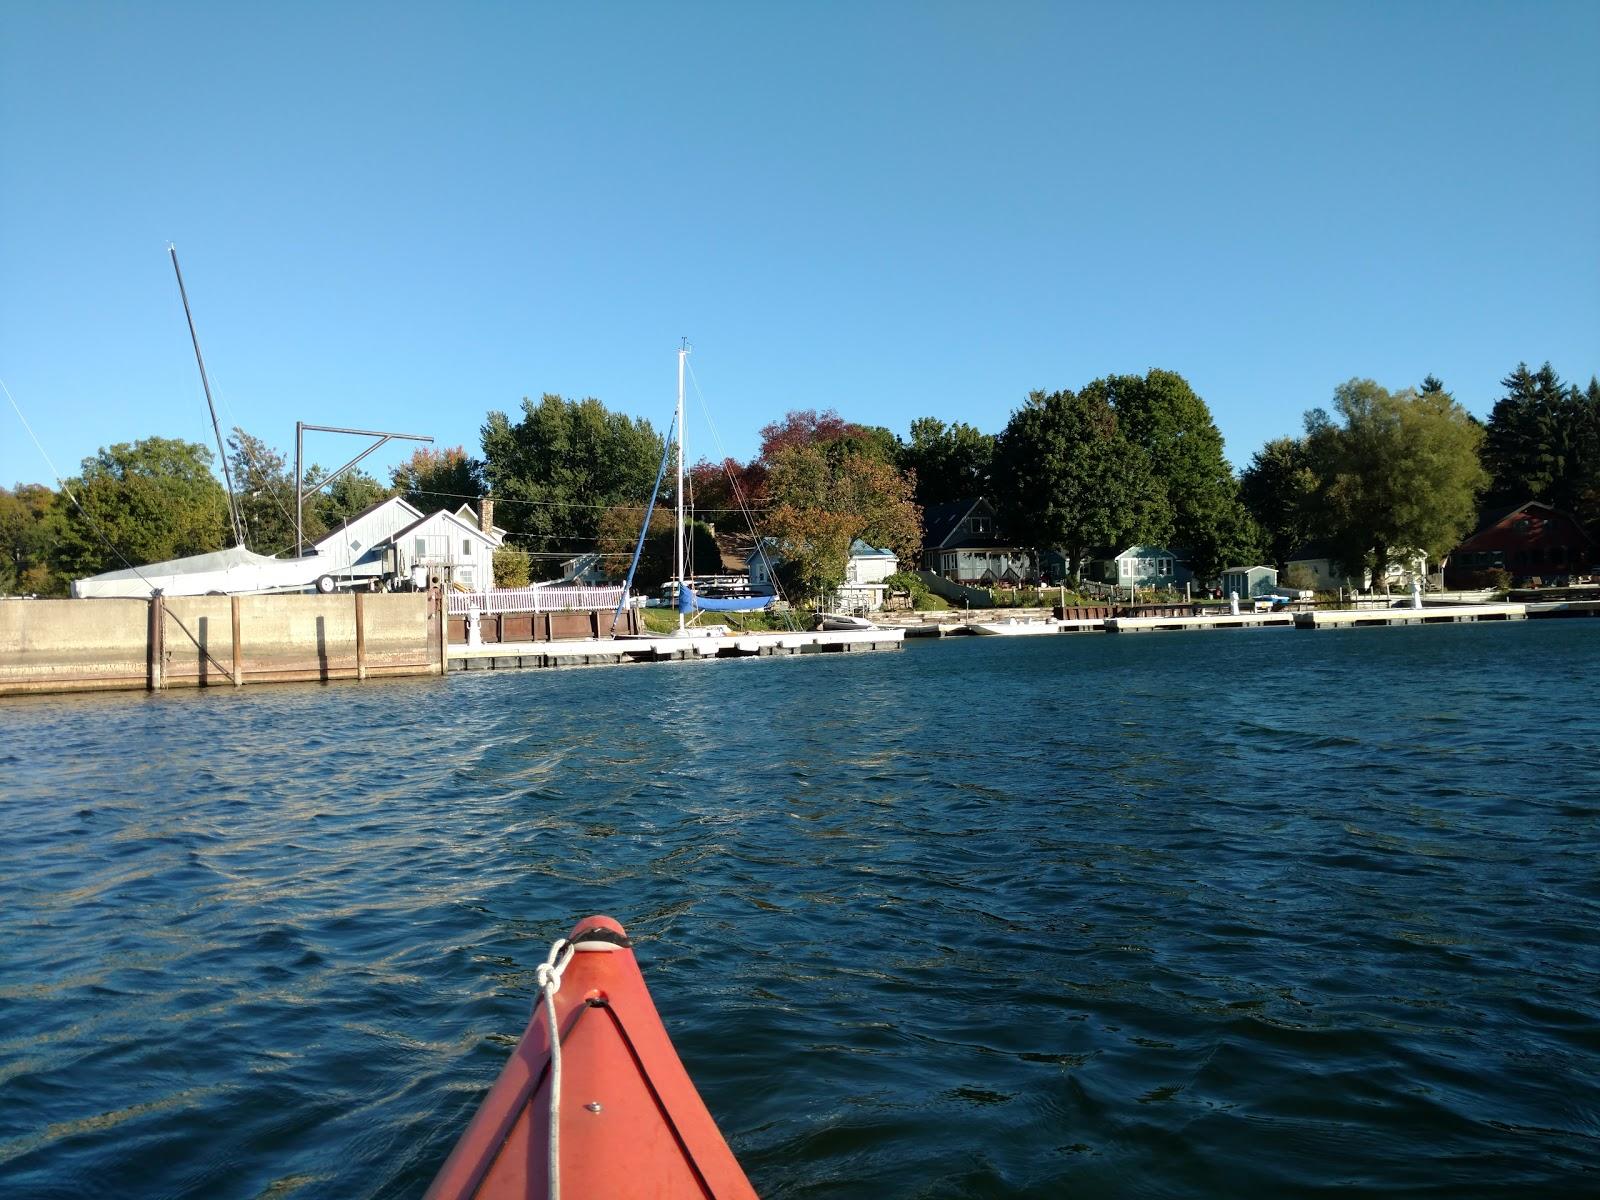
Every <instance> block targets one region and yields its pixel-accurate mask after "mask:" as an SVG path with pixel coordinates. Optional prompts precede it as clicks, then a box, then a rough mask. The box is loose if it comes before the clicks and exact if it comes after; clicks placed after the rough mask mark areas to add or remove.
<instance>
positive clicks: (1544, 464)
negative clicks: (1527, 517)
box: [1483, 363, 1574, 506]
mask: <svg viewBox="0 0 1600 1200" xmlns="http://www.w3.org/2000/svg"><path fill="white" fill-rule="evenodd" d="M1500 386H1501V387H1503V388H1505V389H1506V391H1505V395H1503V396H1501V397H1500V399H1498V400H1496V401H1495V404H1494V408H1493V410H1492V411H1491V412H1490V413H1489V423H1488V426H1487V427H1486V429H1485V437H1484V442H1483V465H1484V467H1485V468H1486V469H1487V470H1488V472H1489V475H1490V484H1489V491H1488V494H1487V496H1486V497H1485V499H1486V501H1487V502H1488V504H1489V505H1491V506H1502V505H1507V504H1520V503H1522V502H1523V501H1525V500H1545V501H1549V502H1552V503H1556V502H1557V501H1556V499H1555V495H1554V494H1555V493H1562V494H1566V493H1569V492H1570V490H1571V489H1570V481H1571V475H1572V472H1571V466H1572V464H1571V463H1570V461H1569V457H1570V451H1571V446H1570V439H1571V434H1572V432H1573V431H1572V430H1571V429H1570V427H1569V421H1570V419H1571V417H1572V416H1573V415H1574V414H1573V413H1571V412H1570V411H1568V406H1567V405H1566V403H1565V401H1566V397H1567V391H1566V389H1565V388H1564V387H1563V386H1562V383H1561V378H1560V377H1559V376H1558V375H1557V374H1556V373H1555V370H1554V369H1553V368H1552V367H1551V366H1550V364H1549V363H1545V364H1544V366H1542V367H1540V368H1539V369H1538V370H1537V371H1530V370H1529V369H1528V364H1527V363H1518V364H1517V368H1516V370H1514V371H1512V372H1511V374H1509V375H1507V376H1506V377H1505V378H1504V379H1502V380H1501V381H1500ZM1565 498H1566V499H1568V501H1569V502H1570V495H1565Z"/></svg>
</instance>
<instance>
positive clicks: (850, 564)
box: [748, 538, 900, 612]
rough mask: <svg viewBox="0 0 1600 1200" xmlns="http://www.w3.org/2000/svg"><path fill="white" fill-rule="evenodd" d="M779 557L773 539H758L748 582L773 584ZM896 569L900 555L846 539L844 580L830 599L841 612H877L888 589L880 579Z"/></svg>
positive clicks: (755, 585)
mask: <svg viewBox="0 0 1600 1200" xmlns="http://www.w3.org/2000/svg"><path fill="white" fill-rule="evenodd" d="M782 561H783V555H782V554H781V553H779V551H778V547H777V543H776V542H775V541H774V540H773V539H772V538H762V539H760V540H759V541H758V542H757V543H756V546H755V549H754V550H752V551H751V552H750V561H749V567H748V569H749V572H750V586H751V587H753V588H764V587H770V588H776V587H777V583H778V581H777V564H778V563H780V562H782ZM899 569H900V559H899V557H898V556H897V555H896V554H895V552H894V551H893V550H879V549H877V548H875V547H873V546H869V545H867V543H866V542H864V541H862V540H861V539H860V538H856V539H855V540H854V541H852V542H851V543H850V557H849V559H847V560H846V562H845V567H844V582H843V583H841V584H840V585H839V588H838V590H837V591H836V592H835V593H834V595H833V598H832V601H831V603H832V604H833V606H834V607H835V608H837V609H839V610H840V611H842V612H877V611H879V610H880V609H882V608H883V598H884V593H885V592H886V591H887V590H888V584H886V583H885V582H884V580H886V579H888V578H889V576H891V575H893V574H894V573H895V572H896V571H898V570H899Z"/></svg>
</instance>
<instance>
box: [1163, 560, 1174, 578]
mask: <svg viewBox="0 0 1600 1200" xmlns="http://www.w3.org/2000/svg"><path fill="white" fill-rule="evenodd" d="M1161 574H1163V575H1171V574H1172V560H1171V559H1170V558H1163V559H1162V560H1161Z"/></svg>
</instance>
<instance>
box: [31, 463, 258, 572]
mask: <svg viewBox="0 0 1600 1200" xmlns="http://www.w3.org/2000/svg"><path fill="white" fill-rule="evenodd" d="M211 462H212V455H211V451H209V450H207V449H206V448H205V447H204V446H202V445H199V444H198V443H195V442H184V441H178V440H176V439H173V438H161V437H152V438H144V439H141V440H140V441H137V442H132V443H129V442H119V443H117V444H116V445H114V446H112V447H110V448H109V449H102V450H101V451H100V452H99V453H98V454H96V455H95V456H94V457H92V458H86V459H84V460H83V468H82V473H81V474H80V475H79V477H78V478H76V479H69V480H68V481H67V485H66V486H67V490H68V491H70V492H71V493H72V494H73V495H74V496H76V497H77V500H78V503H77V504H71V503H69V504H68V505H67V506H66V507H65V508H64V509H63V510H62V511H63V520H62V522H61V529H60V535H59V540H58V543H57V555H58V563H59V566H60V568H61V570H62V572H63V573H64V574H65V575H66V576H68V577H69V578H74V579H76V578H79V577H81V576H84V575H96V574H99V573H100V572H102V571H110V570H115V569H117V568H120V567H126V566H129V565H133V566H143V565H144V564H146V563H152V562H161V561H164V560H166V559H169V558H182V557H184V556H186V555H190V554H204V553H206V552H208V551H211V550H220V549H222V548H223V546H224V545H225V544H226V543H227V542H228V541H229V540H230V533H231V531H230V530H229V527H228V525H229V522H228V497H227V493H225V492H224V491H223V490H222V484H220V483H218V482H217V479H216V477H215V476H214V475H212V473H211Z"/></svg>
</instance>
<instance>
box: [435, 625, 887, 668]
mask: <svg viewBox="0 0 1600 1200" xmlns="http://www.w3.org/2000/svg"><path fill="white" fill-rule="evenodd" d="M905 636H906V634H905V630H903V629H863V630H824V631H819V632H815V633H741V634H732V635H729V636H727V637H686V638H685V637H670V636H663V637H637V638H587V639H583V640H577V641H565V642H495V643H490V644H485V645H480V646H462V645H452V646H451V647H450V650H449V663H450V670H452V671H507V670H520V669H523V668H529V667H585V666H611V665H617V664H621V663H640V662H694V661H700V660H704V659H712V658H772V657H781V656H787V655H793V654H865V653H870V652H872V651H877V650H899V649H901V648H902V647H903V646H904V645H905Z"/></svg>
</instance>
